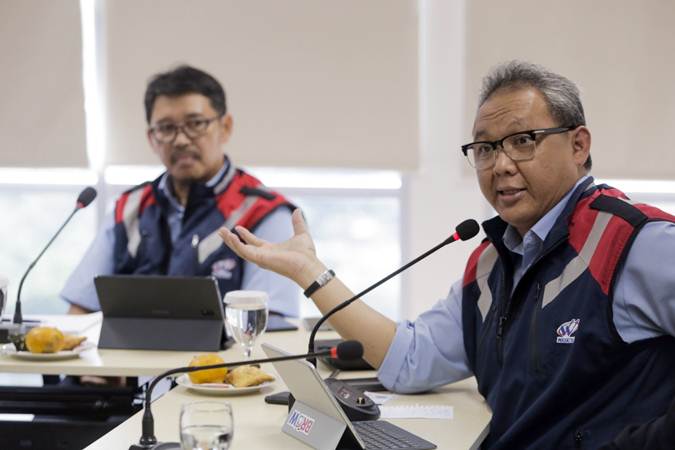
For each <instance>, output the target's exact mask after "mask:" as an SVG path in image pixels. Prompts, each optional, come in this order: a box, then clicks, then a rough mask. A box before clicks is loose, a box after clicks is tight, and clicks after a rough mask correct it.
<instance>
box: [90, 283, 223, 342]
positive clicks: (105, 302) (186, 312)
mask: <svg viewBox="0 0 675 450" xmlns="http://www.w3.org/2000/svg"><path fill="white" fill-rule="evenodd" d="M94 285H95V286H96V292H97V293H98V299H99V302H100V304H101V312H102V313H103V323H102V325H101V336H100V338H99V344H98V346H99V347H100V348H113V349H132V350H180V351H218V350H220V349H221V348H222V345H223V343H224V342H225V327H224V317H225V313H224V312H223V302H222V300H221V296H220V292H219V289H218V282H217V281H216V279H215V278H213V277H175V276H160V275H105V276H97V277H95V278H94Z"/></svg>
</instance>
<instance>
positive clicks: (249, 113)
mask: <svg viewBox="0 0 675 450" xmlns="http://www.w3.org/2000/svg"><path fill="white" fill-rule="evenodd" d="M416 4H417V2H416V1H413V0H396V1H391V0H370V1H365V2H364V1H361V0H346V1H340V2H331V1H316V0H290V1H276V0H252V1H235V0H202V1H195V2H185V1H180V0H164V1H161V2H157V1H150V0H141V1H139V0H116V1H109V2H106V11H105V12H106V15H105V17H106V25H105V28H106V31H105V41H106V46H107V47H106V48H107V72H106V73H107V86H108V88H107V105H108V107H107V108H108V109H107V116H108V119H107V123H108V137H109V142H108V149H109V157H108V163H110V164H136V163H138V164H148V163H156V161H157V160H156V157H155V155H154V154H153V153H152V152H151V150H150V149H149V146H148V144H147V142H146V139H145V118H144V113H143V106H142V99H143V93H144V90H145V85H146V83H147V80H148V78H149V77H150V76H151V75H153V74H155V73H157V72H159V71H164V70H166V69H168V68H171V67H172V66H175V65H177V64H179V63H188V64H191V65H194V66H196V67H198V68H201V69H203V70H206V71H207V72H210V73H211V74H213V75H214V76H215V77H216V78H218V79H219V80H220V81H221V82H222V83H223V85H224V87H225V91H226V93H227V96H228V110H229V111H230V112H231V113H232V114H233V117H234V133H233V136H232V139H231V141H230V142H229V143H228V145H227V146H226V148H225V151H226V152H227V153H229V154H231V155H232V156H233V157H234V158H235V160H236V161H237V162H238V163H240V164H252V165H262V166H338V167H365V168H384V169H413V168H415V167H416V165H417V158H418V146H419V143H418V124H417V115H418V105H417V100H418V95H417V66H418V65H417V12H416Z"/></svg>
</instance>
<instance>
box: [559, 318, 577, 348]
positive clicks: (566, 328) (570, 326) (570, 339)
mask: <svg viewBox="0 0 675 450" xmlns="http://www.w3.org/2000/svg"><path fill="white" fill-rule="evenodd" d="M579 322H581V320H580V319H572V320H570V321H567V322H565V323H563V324H560V326H559V327H558V329H557V330H555V332H556V334H557V335H558V337H557V338H556V339H555V341H556V342H557V343H558V344H574V336H572V335H573V334H574V332H575V331H577V330H578V329H579Z"/></svg>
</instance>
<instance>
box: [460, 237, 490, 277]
mask: <svg viewBox="0 0 675 450" xmlns="http://www.w3.org/2000/svg"><path fill="white" fill-rule="evenodd" d="M489 245H490V241H488V240H487V239H486V240H484V241H483V242H481V244H480V245H479V246H478V247H477V248H476V249H475V250H474V251H473V252H472V253H471V256H469V260H468V261H467V263H466V269H465V270H464V280H463V282H462V286H463V287H465V286H467V285H468V284H471V283H473V282H474V281H475V280H476V269H477V268H478V260H479V259H480V255H481V254H482V253H483V252H484V251H485V249H486V248H488V246H489Z"/></svg>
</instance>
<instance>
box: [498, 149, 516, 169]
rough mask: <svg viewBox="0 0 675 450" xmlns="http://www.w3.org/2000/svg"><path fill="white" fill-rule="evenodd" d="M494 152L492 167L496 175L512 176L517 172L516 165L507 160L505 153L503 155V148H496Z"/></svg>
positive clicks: (509, 159)
mask: <svg viewBox="0 0 675 450" xmlns="http://www.w3.org/2000/svg"><path fill="white" fill-rule="evenodd" d="M495 152H497V153H496V155H495V165H494V167H493V170H494V172H495V173H496V174H498V175H501V174H509V175H513V174H514V173H515V172H517V171H518V167H517V166H516V163H514V162H513V160H512V159H511V158H509V156H508V155H507V154H506V153H504V147H497V149H496V150H495Z"/></svg>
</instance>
